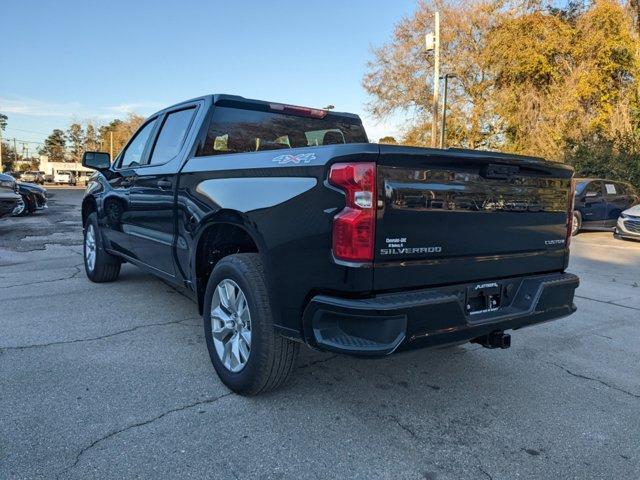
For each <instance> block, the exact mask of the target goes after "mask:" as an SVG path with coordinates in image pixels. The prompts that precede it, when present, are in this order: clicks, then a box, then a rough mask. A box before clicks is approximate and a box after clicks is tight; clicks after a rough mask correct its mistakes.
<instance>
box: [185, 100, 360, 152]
mask: <svg viewBox="0 0 640 480" xmlns="http://www.w3.org/2000/svg"><path fill="white" fill-rule="evenodd" d="M366 142H367V136H366V134H365V132H364V128H363V127H362V124H361V123H360V122H359V121H358V120H357V119H350V118H336V117H333V118H331V117H330V118H308V117H299V116H296V115H285V114H282V113H276V112H261V111H256V110H244V109H239V108H228V107H216V109H215V111H214V113H213V117H212V118H211V125H210V126H209V132H208V133H207V139H206V142H205V144H204V146H202V147H201V148H200V149H199V151H198V153H197V156H205V155H221V154H228V153H242V152H256V151H262V150H281V149H289V148H296V147H310V146H318V145H335V144H340V143H366Z"/></svg>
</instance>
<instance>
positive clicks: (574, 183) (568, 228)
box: [564, 179, 576, 248]
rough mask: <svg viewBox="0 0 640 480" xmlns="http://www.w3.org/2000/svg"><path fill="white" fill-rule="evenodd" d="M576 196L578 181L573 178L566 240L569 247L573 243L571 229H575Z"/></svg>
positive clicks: (568, 206)
mask: <svg viewBox="0 0 640 480" xmlns="http://www.w3.org/2000/svg"><path fill="white" fill-rule="evenodd" d="M575 197H576V181H575V180H574V179H571V189H570V191H569V200H568V202H567V237H566V240H565V242H564V243H565V246H566V247H567V248H568V247H569V245H571V230H573V206H574V205H573V203H574V201H575Z"/></svg>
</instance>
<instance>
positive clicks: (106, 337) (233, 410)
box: [0, 189, 640, 480]
mask: <svg viewBox="0 0 640 480" xmlns="http://www.w3.org/2000/svg"><path fill="white" fill-rule="evenodd" d="M81 197H82V192H81V191H80V190H65V189H57V190H53V191H52V198H51V201H50V205H51V208H49V209H48V210H47V211H45V212H41V213H39V214H38V215H36V216H34V217H27V218H18V219H14V218H11V219H3V220H0V478H2V479H3V480H4V479H33V478H58V479H67V478H70V479H92V478H96V479H98V478H100V479H105V478H133V477H135V478H154V479H157V478H191V477H196V478H220V479H226V478H230V479H238V478H241V479H244V478H264V479H271V478H273V479H281V478H294V479H306V478H403V479H404V478H406V479H430V480H434V479H482V478H487V479H493V480H498V479H513V478H521V479H538V478H553V479H565V478H566V479H574V478H575V479H584V478H590V479H595V478H602V479H609V478H616V479H634V480H635V479H637V477H638V475H637V473H638V472H639V471H640V454H639V453H638V445H640V415H638V411H640V347H639V345H640V315H638V313H637V311H638V310H639V309H640V295H639V292H640V287H638V285H639V284H640V243H631V242H622V241H618V240H614V239H613V238H612V237H611V235H610V234H607V233H582V234H580V235H579V236H578V237H576V238H575V239H574V240H573V245H572V254H573V255H572V261H571V267H570V270H571V271H572V272H575V273H577V274H578V275H580V277H581V282H582V283H581V287H580V289H579V290H578V292H577V293H578V298H577V299H576V304H577V305H578V312H577V313H576V314H575V315H573V316H571V317H568V318H566V319H562V320H559V321H555V322H550V323H547V324H544V325H540V326H537V327H533V328H529V329H525V330H521V331H518V332H513V334H512V336H513V338H512V340H513V346H512V347H511V348H510V349H509V350H505V351H501V350H486V349H483V348H480V347H479V346H478V345H463V346H459V347H454V348H449V349H441V350H423V351H415V352H411V353H406V354H401V355H397V356H393V357H389V358H387V359H383V360H361V359H352V358H348V357H343V356H339V355H333V354H323V353H317V352H312V351H310V350H308V349H303V352H302V354H301V357H300V360H299V365H298V369H297V371H296V373H295V376H294V378H293V379H292V381H291V383H290V384H289V385H288V386H286V387H285V388H283V389H281V390H279V391H277V392H273V393H271V394H268V395H265V396H261V397H257V398H243V397H239V396H237V395H234V394H231V393H230V392H229V391H228V390H227V389H226V388H225V387H224V386H223V385H222V384H221V383H220V381H219V380H218V379H217V377H216V375H215V372H214V370H213V367H212V366H211V364H210V362H209V359H208V355H207V352H206V346H205V343H204V338H203V335H202V326H201V321H200V319H199V317H198V312H197V308H196V305H195V304H193V303H192V302H191V301H190V300H189V299H187V298H185V297H184V296H183V295H181V294H179V293H178V292H176V291H175V290H173V289H172V288H171V287H169V286H167V285H166V284H164V283H162V282H161V281H159V280H156V279H155V278H154V277H152V276H150V275H147V274H144V273H142V272H141V271H139V270H138V269H136V268H134V267H132V266H129V265H125V266H124V267H123V270H122V275H121V277H120V279H119V280H118V281H117V282H114V283H111V284H103V285H96V284H92V283H90V282H89V281H88V280H87V279H86V278H85V277H84V272H83V268H82V255H81V252H82V247H81V230H80V223H79V215H80V214H79V202H80V199H81Z"/></svg>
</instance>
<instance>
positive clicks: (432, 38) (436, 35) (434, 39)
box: [425, 12, 440, 148]
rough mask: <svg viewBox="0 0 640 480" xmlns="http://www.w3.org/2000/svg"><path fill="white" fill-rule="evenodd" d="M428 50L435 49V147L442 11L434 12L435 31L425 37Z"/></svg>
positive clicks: (434, 142) (432, 129)
mask: <svg viewBox="0 0 640 480" xmlns="http://www.w3.org/2000/svg"><path fill="white" fill-rule="evenodd" d="M425 43H426V50H427V52H430V51H432V50H433V100H432V102H431V112H432V115H433V122H432V123H431V146H432V147H434V148H435V146H436V145H437V141H438V87H439V83H440V12H434V14H433V32H432V33H428V34H427V35H426V37H425Z"/></svg>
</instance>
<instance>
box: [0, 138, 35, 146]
mask: <svg viewBox="0 0 640 480" xmlns="http://www.w3.org/2000/svg"><path fill="white" fill-rule="evenodd" d="M4 140H5V141H8V140H9V138H6V137H5V139H4ZM13 140H15V141H16V142H20V143H34V144H36V145H44V142H34V141H32V140H20V139H19V138H15V139H14V138H13V137H11V141H13Z"/></svg>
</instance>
